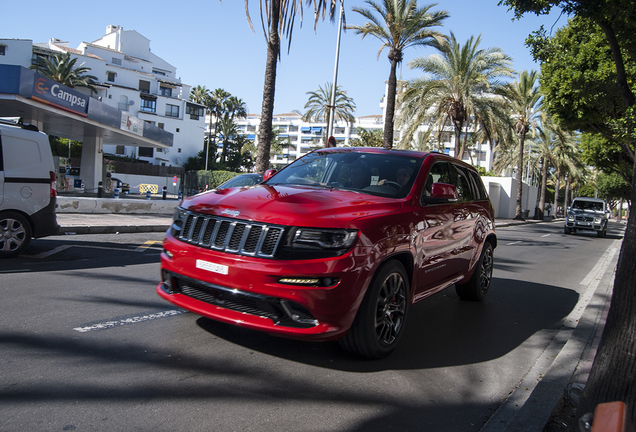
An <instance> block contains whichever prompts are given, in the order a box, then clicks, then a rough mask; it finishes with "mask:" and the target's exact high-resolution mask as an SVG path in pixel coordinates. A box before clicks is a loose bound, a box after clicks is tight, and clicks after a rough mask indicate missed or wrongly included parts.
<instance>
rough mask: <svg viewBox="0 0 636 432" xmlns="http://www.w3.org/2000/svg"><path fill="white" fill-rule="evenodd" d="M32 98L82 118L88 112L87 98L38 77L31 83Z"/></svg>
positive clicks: (63, 86)
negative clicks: (79, 115)
mask: <svg viewBox="0 0 636 432" xmlns="http://www.w3.org/2000/svg"><path fill="white" fill-rule="evenodd" d="M33 98H34V99H38V100H40V101H41V102H44V103H47V104H50V105H55V106H57V107H58V108H62V109H64V110H66V111H71V112H74V113H78V114H81V115H84V116H85V115H86V113H87V112H88V99H89V98H88V96H86V95H84V94H82V93H80V92H78V91H76V90H73V89H72V88H69V87H66V86H65V85H62V84H60V83H58V82H56V81H53V80H50V79H48V78H45V77H43V76H40V75H36V76H35V80H34V81H33Z"/></svg>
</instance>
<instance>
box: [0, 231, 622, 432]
mask: <svg viewBox="0 0 636 432" xmlns="http://www.w3.org/2000/svg"><path fill="white" fill-rule="evenodd" d="M622 228H623V226H622V225H619V224H616V223H611V226H610V230H609V232H608V237H607V238H604V239H599V238H596V236H595V235H594V234H593V233H589V234H587V233H582V234H577V235H569V236H566V235H564V234H563V228H562V224H557V223H542V224H532V225H521V226H515V227H507V228H500V229H498V230H497V234H498V237H499V246H498V247H497V249H496V250H495V273H494V280H493V284H492V287H491V290H490V293H489V295H488V297H487V298H486V300H485V301H484V302H481V303H472V302H464V301H460V300H459V298H458V297H457V296H456V294H455V292H454V288H450V289H448V290H446V291H444V292H442V293H439V294H437V295H435V296H433V297H431V298H429V299H426V300H424V301H423V302H420V303H418V304H417V305H415V306H414V307H413V308H412V309H411V311H410V316H409V319H408V321H407V326H406V329H405V331H406V333H405V335H404V338H403V339H402V341H401V345H400V346H399V347H398V349H397V350H396V351H395V352H394V353H393V354H392V355H391V356H390V357H389V358H387V359H383V360H379V361H378V360H375V361H370V360H363V359H359V358H356V357H354V356H352V355H350V354H347V353H346V352H344V351H342V350H341V349H340V348H339V346H338V344H337V343H336V342H329V343H308V342H301V341H294V340H287V339H282V338H277V337H272V336H268V335H266V334H262V333H258V332H254V331H250V330H245V329H241V328H237V327H233V326H229V325H225V324H221V323H217V322H214V321H212V320H209V319H206V318H202V317H199V316H197V315H195V314H192V313H186V312H184V311H182V310H180V309H176V308H174V307H172V306H171V305H170V304H168V303H166V302H164V301H163V300H162V299H160V298H159V297H158V296H157V295H156V294H155V291H154V289H155V286H156V284H157V283H158V280H159V264H158V262H159V253H160V251H161V239H162V237H163V235H162V234H161V233H148V234H125V235H122V234H119V235H114V234H111V235H81V236H80V235H77V236H59V237H50V238H45V239H39V240H35V241H33V243H32V246H31V247H30V248H29V250H28V253H27V255H25V256H22V257H19V258H15V259H10V260H2V261H0V293H1V294H2V302H1V303H0V324H1V326H0V431H155V432H159V431H276V432H279V431H461V432H466V431H479V430H480V429H482V428H483V426H484V424H485V423H486V422H487V421H488V419H489V418H490V417H491V416H493V414H494V413H495V412H496V411H497V409H498V408H499V407H500V406H501V405H502V403H504V402H505V401H506V400H507V399H508V397H509V395H510V394H511V393H512V392H513V391H515V389H517V390H518V387H519V385H520V383H521V382H522V380H524V379H528V374H529V373H530V374H531V373H533V372H532V371H534V369H532V368H533V366H534V365H535V364H536V363H537V360H538V359H540V358H541V356H556V354H558V349H559V347H561V346H562V344H563V343H564V342H558V341H557V342H558V343H555V340H556V339H558V338H555V336H556V335H558V334H559V330H560V329H561V328H562V326H563V323H564V320H565V318H566V317H567V316H568V315H569V314H571V313H572V312H573V311H574V310H575V306H576V305H577V302H579V300H580V299H581V295H582V290H583V289H584V286H585V284H584V283H583V284H582V283H581V282H585V278H586V277H588V278H589V276H588V275H589V272H590V270H591V269H593V268H594V267H595V265H596V264H597V262H599V260H600V259H601V257H603V256H604V254H605V253H606V252H607V251H608V250H610V249H612V248H616V245H617V244H619V242H620V239H621V238H622ZM530 379H531V380H539V379H540V377H538V376H537V377H536V378H533V377H530Z"/></svg>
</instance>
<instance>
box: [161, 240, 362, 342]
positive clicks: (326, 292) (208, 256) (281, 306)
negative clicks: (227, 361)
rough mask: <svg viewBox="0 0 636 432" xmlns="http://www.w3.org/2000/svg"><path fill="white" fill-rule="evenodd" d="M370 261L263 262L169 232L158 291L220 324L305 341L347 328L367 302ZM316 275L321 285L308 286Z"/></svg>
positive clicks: (353, 256)
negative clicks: (362, 304)
mask: <svg viewBox="0 0 636 432" xmlns="http://www.w3.org/2000/svg"><path fill="white" fill-rule="evenodd" d="M367 259H368V256H367V255H363V254H357V253H356V249H354V250H353V251H352V252H350V253H348V254H345V255H343V256H339V257H336V258H329V259H315V260H298V261H294V260H286V261H281V260H273V259H264V258H256V257H248V256H243V255H234V254H228V253H224V252H218V251H213V250H209V249H205V248H200V247H198V246H195V245H191V244H187V243H184V242H181V241H179V240H177V239H175V238H174V237H172V236H171V235H168V236H167V237H166V239H165V241H164V252H163V253H162V255H161V267H162V282H161V283H160V284H159V285H158V286H157V288H156V291H157V293H158V294H159V295H160V296H161V297H163V298H164V299H166V300H167V301H169V302H171V303H173V304H175V305H177V306H179V307H182V308H184V309H186V310H189V311H192V312H194V313H197V314H199V315H202V316H205V317H208V318H212V319H215V320H217V321H221V322H225V323H229V324H234V325H238V326H241V327H247V328H251V329H254V330H260V331H265V332H268V333H272V334H277V335H281V336H287V337H293V338H299V339H307V340H333V339H337V338H339V337H341V336H343V335H344V334H345V333H346V332H347V330H348V329H349V327H350V326H351V323H352V322H353V319H354V317H355V314H356V312H357V310H358V307H359V305H360V302H361V301H362V297H363V296H364V292H365V290H366V286H367V285H368V282H369V281H368V280H367V279H368V274H369V273H370V270H371V269H369V270H365V264H366V261H367ZM285 279H286V280H285ZM310 279H314V280H317V281H319V282H317V283H314V284H311V285H306V284H303V283H305V282H306V281H308V280H310ZM282 281H284V282H282ZM297 281H298V282H297Z"/></svg>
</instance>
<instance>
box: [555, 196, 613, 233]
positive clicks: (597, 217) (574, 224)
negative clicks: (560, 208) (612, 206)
mask: <svg viewBox="0 0 636 432" xmlns="http://www.w3.org/2000/svg"><path fill="white" fill-rule="evenodd" d="M607 215H608V209H607V203H606V202H605V201H604V200H602V199H599V198H587V197H576V198H574V201H572V206H570V207H568V214H567V216H566V217H565V227H564V232H565V234H571V233H575V232H576V230H589V231H596V235H597V237H605V235H606V234H607Z"/></svg>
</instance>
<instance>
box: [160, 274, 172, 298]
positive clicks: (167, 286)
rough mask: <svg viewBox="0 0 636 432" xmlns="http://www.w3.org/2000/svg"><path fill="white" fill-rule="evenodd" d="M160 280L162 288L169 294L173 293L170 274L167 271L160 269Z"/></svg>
mask: <svg viewBox="0 0 636 432" xmlns="http://www.w3.org/2000/svg"><path fill="white" fill-rule="evenodd" d="M161 282H162V283H163V289H164V290H166V291H167V292H169V293H170V294H174V290H173V288H172V274H171V273H170V272H169V271H167V270H162V271H161Z"/></svg>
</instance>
